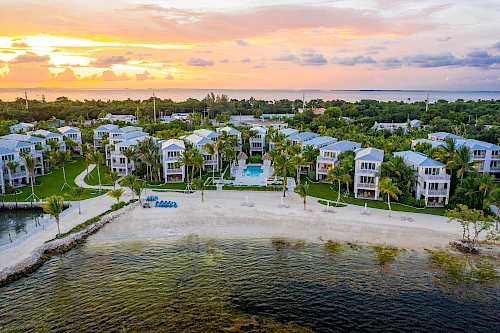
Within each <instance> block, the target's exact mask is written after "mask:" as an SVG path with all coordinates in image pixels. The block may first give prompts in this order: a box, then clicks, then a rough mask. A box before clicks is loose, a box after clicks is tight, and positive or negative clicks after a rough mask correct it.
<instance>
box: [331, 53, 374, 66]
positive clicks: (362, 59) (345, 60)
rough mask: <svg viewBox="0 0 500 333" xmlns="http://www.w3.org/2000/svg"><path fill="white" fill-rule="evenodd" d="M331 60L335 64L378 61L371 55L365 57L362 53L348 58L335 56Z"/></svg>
mask: <svg viewBox="0 0 500 333" xmlns="http://www.w3.org/2000/svg"><path fill="white" fill-rule="evenodd" d="M331 62H332V63H333V64H337V65H342V66H356V65H359V64H374V63H376V61H375V60H374V59H373V58H372V57H370V56H368V57H365V56H362V55H358V56H355V57H346V58H338V57H334V58H332V60H331Z"/></svg>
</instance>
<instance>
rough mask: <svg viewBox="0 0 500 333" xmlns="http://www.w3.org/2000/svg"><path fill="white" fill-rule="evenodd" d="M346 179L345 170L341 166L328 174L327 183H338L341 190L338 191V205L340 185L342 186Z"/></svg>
mask: <svg viewBox="0 0 500 333" xmlns="http://www.w3.org/2000/svg"><path fill="white" fill-rule="evenodd" d="M343 177H344V170H342V167H341V166H340V165H337V166H336V167H334V168H333V169H331V170H330V171H328V173H327V174H326V177H325V180H326V181H327V182H330V183H333V182H338V184H339V188H338V191H337V203H340V184H342V181H343Z"/></svg>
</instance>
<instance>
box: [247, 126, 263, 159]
mask: <svg viewBox="0 0 500 333" xmlns="http://www.w3.org/2000/svg"><path fill="white" fill-rule="evenodd" d="M252 130H253V131H254V132H255V133H256V135H255V137H254V138H250V140H249V143H250V155H253V154H254V153H258V154H264V147H265V145H266V135H267V128H265V127H262V126H254V127H252Z"/></svg>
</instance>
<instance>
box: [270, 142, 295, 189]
mask: <svg viewBox="0 0 500 333" xmlns="http://www.w3.org/2000/svg"><path fill="white" fill-rule="evenodd" d="M272 153H273V154H272V155H273V156H272V157H273V167H274V173H273V176H278V175H279V174H281V177H282V182H283V197H286V181H287V179H286V177H287V174H288V172H289V171H290V170H293V165H292V163H291V162H290V158H289V156H288V154H287V153H286V152H278V151H273V152H272ZM292 172H293V171H292Z"/></svg>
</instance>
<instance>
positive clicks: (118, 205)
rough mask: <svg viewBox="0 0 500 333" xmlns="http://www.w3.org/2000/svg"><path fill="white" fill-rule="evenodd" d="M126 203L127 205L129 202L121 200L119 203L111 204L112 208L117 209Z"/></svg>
mask: <svg viewBox="0 0 500 333" xmlns="http://www.w3.org/2000/svg"><path fill="white" fill-rule="evenodd" d="M126 205H127V203H126V202H125V201H120V202H118V203H115V204H112V205H111V210H112V211H115V210H118V209H120V208H123V207H125V206H126Z"/></svg>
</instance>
